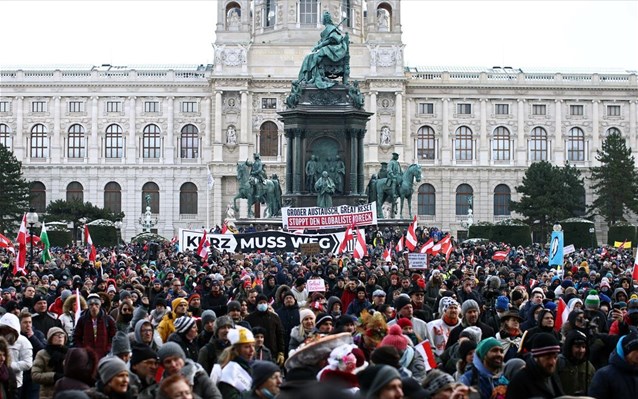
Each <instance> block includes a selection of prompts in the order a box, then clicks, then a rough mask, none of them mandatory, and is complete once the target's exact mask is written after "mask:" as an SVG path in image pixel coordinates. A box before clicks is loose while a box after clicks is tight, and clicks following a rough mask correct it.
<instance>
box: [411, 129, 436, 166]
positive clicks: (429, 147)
mask: <svg viewBox="0 0 638 399" xmlns="http://www.w3.org/2000/svg"><path fill="white" fill-rule="evenodd" d="M416 146H417V150H416V151H417V156H418V157H419V159H429V160H433V159H434V158H435V156H436V155H435V151H436V142H435V139H434V129H432V128H431V127H429V126H422V127H420V128H419V130H418V131H417V133H416Z"/></svg>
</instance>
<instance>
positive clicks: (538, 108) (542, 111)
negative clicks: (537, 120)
mask: <svg viewBox="0 0 638 399" xmlns="http://www.w3.org/2000/svg"><path fill="white" fill-rule="evenodd" d="M532 115H547V106H546V105H545V104H534V105H532Z"/></svg>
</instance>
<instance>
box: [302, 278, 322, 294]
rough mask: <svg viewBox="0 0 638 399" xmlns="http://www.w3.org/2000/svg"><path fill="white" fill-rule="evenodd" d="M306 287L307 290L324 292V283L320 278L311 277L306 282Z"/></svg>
mask: <svg viewBox="0 0 638 399" xmlns="http://www.w3.org/2000/svg"><path fill="white" fill-rule="evenodd" d="M306 288H308V292H325V291H326V283H325V282H324V281H323V279H322V278H313V279H310V280H308V281H307V282H306Z"/></svg>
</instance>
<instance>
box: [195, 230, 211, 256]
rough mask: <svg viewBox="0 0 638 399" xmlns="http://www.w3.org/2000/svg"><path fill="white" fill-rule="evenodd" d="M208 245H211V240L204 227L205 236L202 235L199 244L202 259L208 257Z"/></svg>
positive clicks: (199, 253) (199, 254)
mask: <svg viewBox="0 0 638 399" xmlns="http://www.w3.org/2000/svg"><path fill="white" fill-rule="evenodd" d="M208 247H210V241H208V238H207V237H206V229H204V237H202V239H201V240H200V241H199V245H198V246H197V255H198V256H199V257H200V258H202V259H206V258H208Z"/></svg>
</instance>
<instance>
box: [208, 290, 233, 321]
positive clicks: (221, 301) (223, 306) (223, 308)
mask: <svg viewBox="0 0 638 399" xmlns="http://www.w3.org/2000/svg"><path fill="white" fill-rule="evenodd" d="M227 304H228V297H227V296H226V295H224V293H223V292H222V290H221V289H220V290H219V295H213V294H212V293H208V294H206V295H203V296H202V309H204V310H212V311H213V312H215V314H216V315H217V317H221V316H223V315H225V314H226V313H228V306H227Z"/></svg>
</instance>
